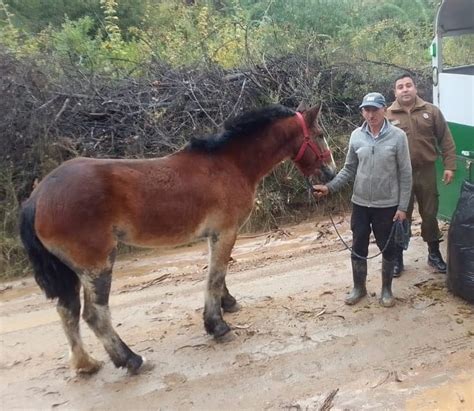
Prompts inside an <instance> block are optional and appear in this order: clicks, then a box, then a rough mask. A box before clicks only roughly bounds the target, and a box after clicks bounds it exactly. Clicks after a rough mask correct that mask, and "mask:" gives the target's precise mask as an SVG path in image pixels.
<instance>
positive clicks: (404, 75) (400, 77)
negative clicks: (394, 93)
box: [393, 73, 416, 86]
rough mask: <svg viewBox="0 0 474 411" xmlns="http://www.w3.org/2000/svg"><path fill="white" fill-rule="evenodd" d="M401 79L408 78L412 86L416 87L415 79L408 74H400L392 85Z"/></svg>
mask: <svg viewBox="0 0 474 411" xmlns="http://www.w3.org/2000/svg"><path fill="white" fill-rule="evenodd" d="M402 78H410V79H411V81H413V84H414V85H415V86H416V81H415V79H414V78H413V75H412V74H410V73H403V74H400V75H399V76H398V77H397V78H396V79H395V81H394V82H393V83H394V84H395V83H396V82H397V81H398V80H401V79H402Z"/></svg>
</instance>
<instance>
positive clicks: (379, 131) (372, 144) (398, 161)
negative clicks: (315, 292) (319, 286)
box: [314, 93, 412, 307]
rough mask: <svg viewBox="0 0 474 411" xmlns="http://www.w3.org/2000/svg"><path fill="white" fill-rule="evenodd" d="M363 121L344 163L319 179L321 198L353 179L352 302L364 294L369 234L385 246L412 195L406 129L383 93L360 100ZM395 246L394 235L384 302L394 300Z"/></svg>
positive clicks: (386, 259)
mask: <svg viewBox="0 0 474 411" xmlns="http://www.w3.org/2000/svg"><path fill="white" fill-rule="evenodd" d="M359 108H360V109H361V113H362V116H363V117H364V120H365V121H364V123H363V124H362V126H361V127H358V128H357V129H355V130H354V131H353V132H352V134H351V138H350V140H349V149H348V151H347V157H346V162H345V164H344V167H343V168H342V169H341V170H340V171H339V173H338V174H337V176H336V177H335V178H334V179H333V180H332V181H331V182H329V183H328V184H327V185H315V186H314V190H315V195H316V196H317V197H318V198H319V197H322V196H325V195H327V194H329V193H335V192H337V191H339V190H340V189H341V188H342V187H343V186H345V185H346V184H349V183H352V182H354V186H353V193H352V216H351V230H352V255H351V261H352V276H353V280H354V288H353V290H352V291H351V293H350V294H349V296H348V297H347V298H346V299H345V303H346V304H349V305H352V304H356V303H357V302H359V301H360V300H361V299H362V298H363V297H364V296H365V295H366V294H367V289H366V278H367V260H366V259H365V257H367V255H368V251H369V237H370V232H371V230H372V231H373V233H374V236H375V240H376V242H377V246H378V247H379V249H380V250H382V249H383V248H384V246H385V244H386V243H387V241H388V239H389V237H390V231H391V228H392V224H393V222H394V221H395V220H404V219H406V211H407V209H408V203H409V201H410V194H411V185H412V170H411V161H410V154H409V150H408V141H407V136H406V134H405V132H404V131H403V130H401V129H399V128H398V127H395V126H392V125H391V124H390V122H388V121H387V120H386V118H385V113H386V110H387V105H386V102H385V98H384V96H383V95H382V94H380V93H369V94H367V95H366V96H365V97H364V99H363V101H362V104H361V105H360V106H359ZM395 253H396V249H395V245H394V242H393V241H390V243H389V244H388V246H387V248H386V249H385V251H384V252H383V254H382V256H383V258H382V294H381V298H380V303H381V304H382V305H383V306H384V307H391V306H393V305H394V304H395V299H394V297H393V294H392V277H393V266H394V260H395V255H396V254H395Z"/></svg>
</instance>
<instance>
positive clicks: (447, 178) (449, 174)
mask: <svg viewBox="0 0 474 411" xmlns="http://www.w3.org/2000/svg"><path fill="white" fill-rule="evenodd" d="M453 178H454V171H453V170H444V173H443V182H444V184H446V185H447V184H449V183H451V181H453Z"/></svg>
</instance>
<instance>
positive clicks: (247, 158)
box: [226, 133, 292, 185]
mask: <svg viewBox="0 0 474 411" xmlns="http://www.w3.org/2000/svg"><path fill="white" fill-rule="evenodd" d="M277 134H278V136H277V135H265V136H259V137H255V139H254V140H253V141H252V143H249V142H248V141H247V142H245V141H244V142H239V143H240V144H239V145H238V147H236V146H234V147H229V150H228V151H227V153H226V154H227V155H228V156H229V157H231V159H232V161H233V162H234V163H235V164H236V165H237V167H238V168H239V169H240V170H241V171H242V173H243V174H244V175H246V176H247V178H248V179H249V181H250V182H251V183H252V184H254V185H257V184H258V183H259V182H260V181H261V180H262V178H263V177H265V176H266V175H267V174H268V173H269V172H270V171H271V170H272V169H273V168H274V167H275V166H276V165H277V164H279V163H281V162H282V161H283V160H285V159H286V158H288V157H290V156H291V154H292V151H291V145H290V144H289V143H287V141H289V140H290V139H289V138H288V137H287V136H284V135H282V134H281V133H277Z"/></svg>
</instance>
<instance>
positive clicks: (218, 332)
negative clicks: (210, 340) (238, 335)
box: [212, 321, 230, 339]
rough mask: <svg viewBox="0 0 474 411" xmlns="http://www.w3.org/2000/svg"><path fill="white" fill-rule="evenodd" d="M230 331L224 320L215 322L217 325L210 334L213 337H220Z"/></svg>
mask: <svg viewBox="0 0 474 411" xmlns="http://www.w3.org/2000/svg"><path fill="white" fill-rule="evenodd" d="M229 332H230V327H229V326H228V325H227V323H226V322H225V321H221V322H219V323H217V325H216V326H215V327H214V329H213V330H212V335H213V336H214V338H215V339H218V338H222V337H223V336H224V335H226V334H227V333H229Z"/></svg>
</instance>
